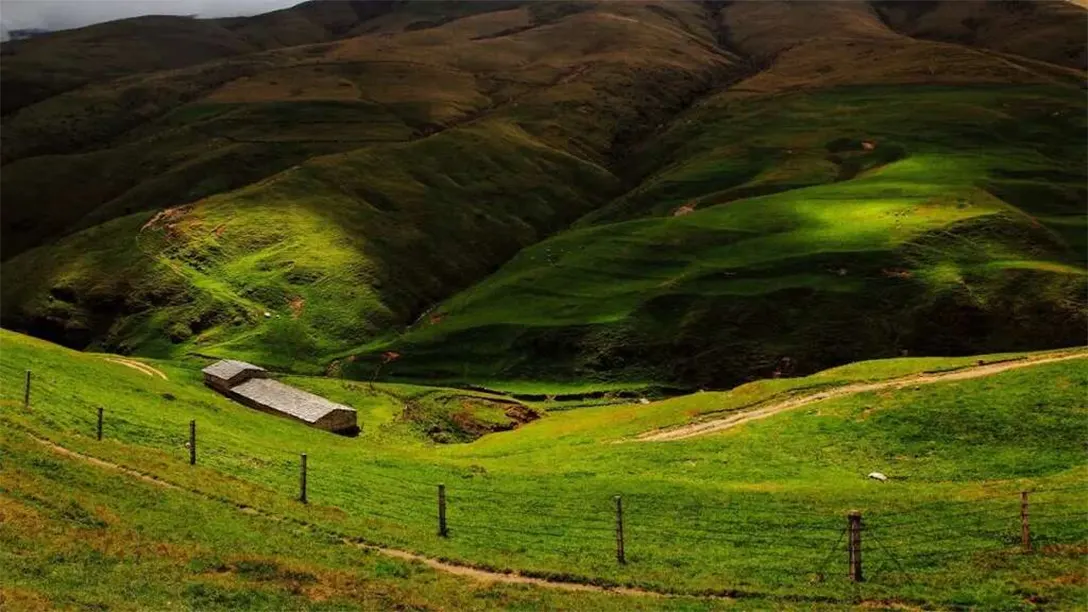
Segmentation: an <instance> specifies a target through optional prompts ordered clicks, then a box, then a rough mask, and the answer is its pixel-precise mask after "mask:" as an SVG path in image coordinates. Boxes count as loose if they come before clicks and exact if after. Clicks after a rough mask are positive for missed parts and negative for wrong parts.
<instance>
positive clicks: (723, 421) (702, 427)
mask: <svg viewBox="0 0 1088 612" xmlns="http://www.w3.org/2000/svg"><path fill="white" fill-rule="evenodd" d="M1085 358H1088V352H1083V351H1081V352H1076V353H1059V354H1056V355H1054V354H1052V355H1043V356H1040V357H1035V358H1026V359H1017V360H1014V361H1001V362H998V363H991V364H987V365H981V366H974V367H967V368H961V369H958V370H951V371H948V372H934V373H932V374H912V375H910V376H904V377H902V378H893V379H891V380H882V381H879V382H872V383H856V384H851V385H844V386H842V387H835V388H833V389H828V390H826V391H820V392H818V393H813V394H811V395H803V396H800V397H791V398H789V399H786V400H782V401H779V402H772V403H770V404H766V405H764V406H761V407H759V408H756V409H754V410H749V411H747V412H742V413H740V414H734V415H730V416H727V417H723V418H720V419H714V420H711V421H703V422H701V423H691V424H689V425H683V426H681V427H675V428H672V429H657V430H654V431H649V432H646V433H644V434H640V435H639V436H638V437H636V438H635V439H636V440H638V441H640V442H665V441H669V440H683V439H686V438H693V437H695V436H702V435H706V434H711V433H717V432H719V431H724V430H726V429H731V428H733V427H737V426H738V425H743V424H744V423H747V422H749V421H755V420H758V419H765V418H767V417H769V416H773V415H776V414H778V413H780V412H785V411H786V410H792V409H794V408H800V407H801V406H807V405H808V404H814V403H816V402H822V401H824V400H828V399H834V398H837V397H843V396H845V395H854V394H856V393H865V392H868V391H879V390H882V389H901V388H903V387H910V386H918V385H929V384H933V383H938V382H947V381H952V380H966V379H969V378H981V377H983V376H992V375H994V374H997V373H999V372H1005V371H1007V370H1016V369H1019V368H1027V367H1030V366H1035V365H1040V364H1044V363H1053V362H1055V361H1066V360H1068V359H1085Z"/></svg>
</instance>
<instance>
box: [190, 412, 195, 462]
mask: <svg viewBox="0 0 1088 612" xmlns="http://www.w3.org/2000/svg"><path fill="white" fill-rule="evenodd" d="M189 465H196V421H189Z"/></svg>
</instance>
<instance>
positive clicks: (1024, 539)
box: [1020, 491, 1031, 553]
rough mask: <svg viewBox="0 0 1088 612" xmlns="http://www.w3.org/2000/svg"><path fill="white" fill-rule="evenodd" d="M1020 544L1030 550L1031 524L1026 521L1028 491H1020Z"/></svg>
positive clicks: (1027, 551)
mask: <svg viewBox="0 0 1088 612" xmlns="http://www.w3.org/2000/svg"><path fill="white" fill-rule="evenodd" d="M1020 546H1021V547H1023V549H1024V552H1026V553H1029V552H1031V524H1030V523H1029V521H1028V492H1027V491H1020Z"/></svg>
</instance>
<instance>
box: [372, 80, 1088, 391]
mask: <svg viewBox="0 0 1088 612" xmlns="http://www.w3.org/2000/svg"><path fill="white" fill-rule="evenodd" d="M1082 110H1083V96H1082V95H1081V94H1080V93H1079V92H1078V91H1076V90H1067V89H1064V88H1061V87H1050V88H1045V87H1019V88H1017V87H992V86H987V87H982V86H978V87H962V88H950V87H925V88H923V87H918V88H915V89H911V90H903V89H901V88H883V87H870V88H840V89H834V90H821V91H814V92H806V93H801V94H782V95H778V96H776V97H774V98H773V99H771V100H766V99H762V98H742V97H738V98H734V97H731V96H730V95H729V94H725V95H723V96H721V97H719V98H716V99H714V100H711V101H709V102H707V103H705V104H704V105H702V106H701V107H700V108H699V109H698V110H696V111H694V112H693V113H691V114H690V115H688V116H686V117H685V118H684V119H682V120H681V121H679V122H677V124H676V125H675V126H674V127H673V128H672V129H671V130H669V131H668V132H666V133H665V134H663V135H662V136H661V137H660V138H659V139H658V140H656V141H655V142H654V144H653V145H651V146H650V147H648V148H647V149H646V150H645V151H644V155H646V156H647V157H651V158H654V159H657V160H659V163H660V162H661V161H664V170H662V171H660V172H658V173H656V174H654V175H652V176H651V177H650V178H649V179H648V180H646V181H644V182H643V183H642V184H641V185H640V186H639V187H638V188H637V189H635V190H634V191H632V192H630V193H628V194H626V195H625V196H623V197H622V198H620V199H618V200H615V201H614V202H612V203H610V204H609V205H608V206H605V207H603V208H601V209H599V210H597V211H595V212H593V213H591V214H590V215H589V216H588V217H587V218H586V219H584V220H583V221H582V222H581V223H580V224H579V227H578V228H577V229H575V230H572V231H569V232H566V233H564V234H562V235H559V236H556V237H554V238H552V239H550V240H547V241H545V242H543V243H541V244H538V245H535V246H534V247H532V248H530V249H527V250H525V251H523V252H522V253H520V254H519V255H518V257H517V258H515V259H514V260H513V261H511V262H510V263H509V264H507V265H506V266H504V267H503V268H502V269H501V270H500V271H499V272H498V273H496V274H495V275H493V276H491V277H490V278H488V279H487V280H486V281H484V282H483V283H480V284H479V285H477V286H474V287H473V288H472V289H470V290H468V291H466V292H464V293H462V294H460V295H458V296H456V297H454V298H452V299H450V300H448V301H447V302H445V303H444V304H443V305H442V306H441V307H440V308H438V309H437V310H436V311H435V313H434V315H433V316H432V319H431V320H428V321H422V322H420V323H418V324H417V325H416V327H414V328H413V329H412V330H411V331H410V332H409V333H408V334H407V335H406V336H404V337H400V338H397V339H396V340H393V341H392V342H390V343H389V344H388V345H384V346H382V347H381V348H382V349H383V350H385V349H389V348H392V349H394V350H397V351H398V352H400V353H402V354H403V356H404V357H403V359H402V361H400V362H398V364H397V365H396V366H395V368H394V369H393V370H391V371H394V372H401V373H404V374H407V375H418V376H441V377H450V376H456V375H459V374H461V373H462V372H463V366H462V364H463V363H464V362H465V361H468V362H469V364H470V365H469V366H468V367H469V368H470V369H469V374H470V376H469V378H470V379H471V377H472V376H482V377H490V378H502V377H504V376H506V377H514V378H516V377H525V378H533V377H540V376H544V377H560V378H570V379H577V378H579V377H586V376H588V377H609V376H619V377H628V378H632V379H635V380H666V381H672V382H676V383H688V384H703V385H705V384H709V385H722V384H730V383H735V382H736V381H738V380H743V379H744V378H745V377H746V376H752V375H769V374H771V373H772V372H773V371H775V370H783V368H784V371H785V373H789V372H811V371H815V370H817V369H820V368H822V367H826V366H828V365H833V364H835V363H841V362H845V361H851V360H855V359H859V358H863V357H866V356H873V355H881V356H895V355H899V354H901V352H903V351H907V352H909V353H912V354H950V353H951V354H969V353H975V352H984V351H993V350H1006V349H1017V348H1020V349H1023V348H1029V347H1047V346H1064V345H1072V344H1076V343H1078V342H1080V341H1082V340H1083V338H1084V336H1085V333H1086V329H1088V328H1086V322H1085V302H1084V294H1085V287H1086V281H1085V279H1086V275H1085V269H1084V253H1085V246H1086V245H1085V242H1084V233H1085V225H1084V212H1083V202H1084V200H1085V191H1084V178H1085V175H1084V167H1085V157H1084V149H1083V146H1082V145H1083V134H1084V130H1085V125H1084V121H1083V112H1081V111H1082ZM762 194H767V195H762Z"/></svg>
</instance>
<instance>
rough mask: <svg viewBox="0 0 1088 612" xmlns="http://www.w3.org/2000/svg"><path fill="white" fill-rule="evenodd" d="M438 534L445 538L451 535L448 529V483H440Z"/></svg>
mask: <svg viewBox="0 0 1088 612" xmlns="http://www.w3.org/2000/svg"><path fill="white" fill-rule="evenodd" d="M438 535H439V536H441V537H443V538H445V537H448V536H449V531H448V530H447V529H446V485H444V484H440V485H438Z"/></svg>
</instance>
